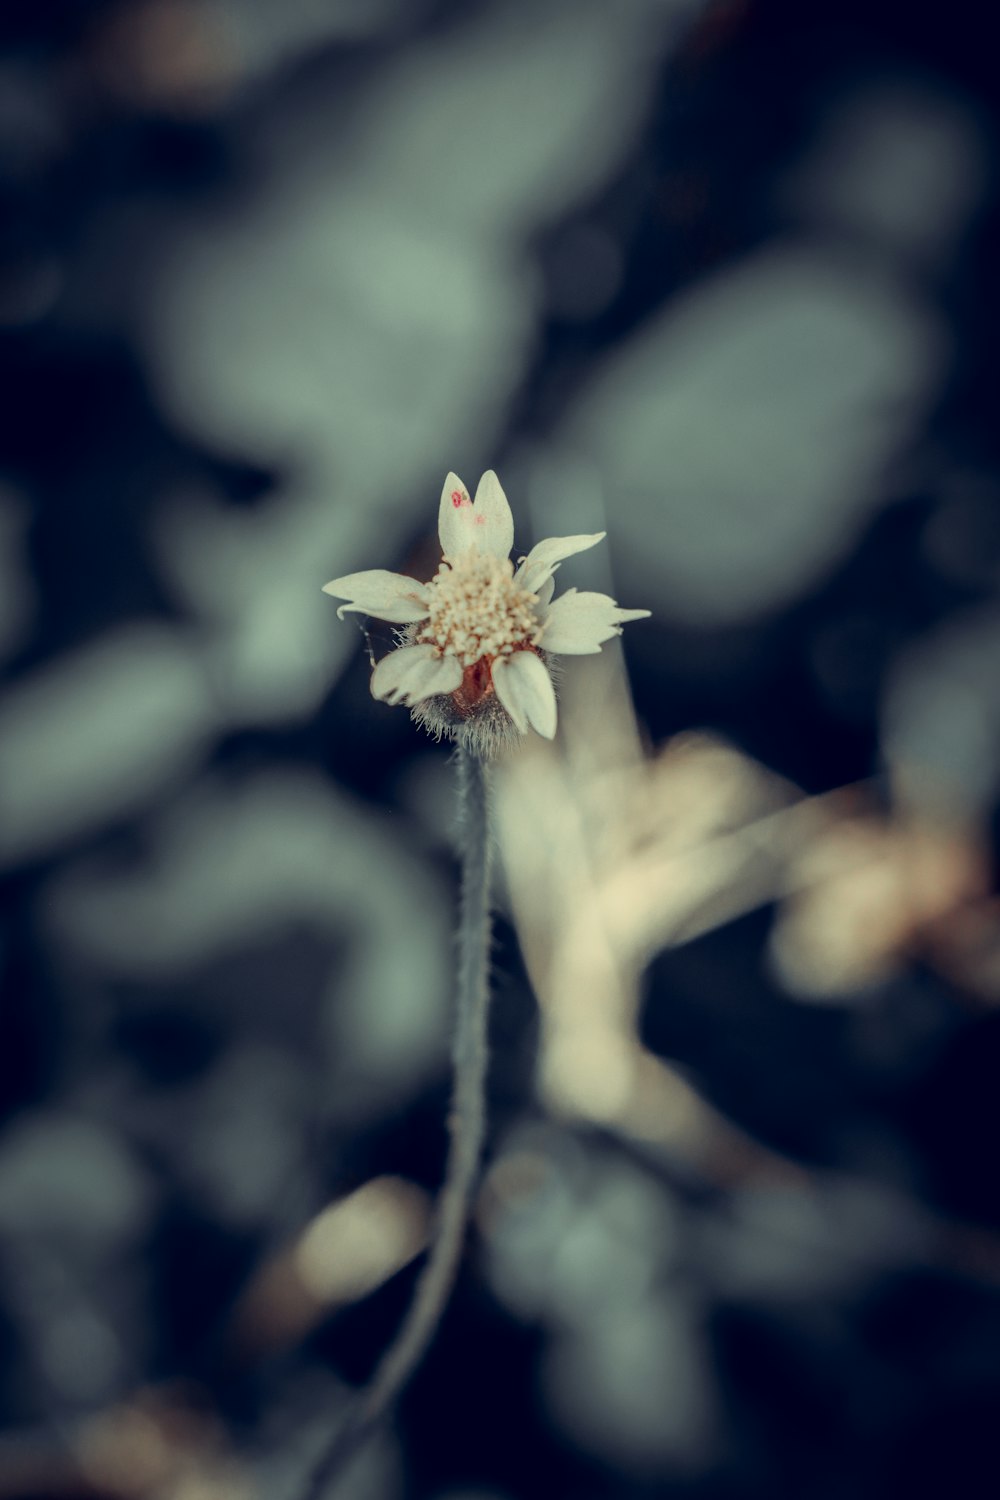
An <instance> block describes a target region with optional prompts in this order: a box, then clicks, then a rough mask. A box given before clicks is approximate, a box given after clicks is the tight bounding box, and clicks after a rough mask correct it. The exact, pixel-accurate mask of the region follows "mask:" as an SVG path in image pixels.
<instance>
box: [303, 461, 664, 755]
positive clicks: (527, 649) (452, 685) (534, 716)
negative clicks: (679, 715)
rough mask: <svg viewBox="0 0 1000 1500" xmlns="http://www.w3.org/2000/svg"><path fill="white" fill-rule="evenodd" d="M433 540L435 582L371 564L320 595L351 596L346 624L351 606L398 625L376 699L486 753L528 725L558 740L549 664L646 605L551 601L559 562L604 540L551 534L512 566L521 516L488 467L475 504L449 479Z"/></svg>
mask: <svg viewBox="0 0 1000 1500" xmlns="http://www.w3.org/2000/svg"><path fill="white" fill-rule="evenodd" d="M438 534H439V536H440V539H441V551H442V553H443V558H442V562H441V566H440V567H439V568H438V570H437V572H436V573H435V575H434V577H433V578H432V579H431V581H430V582H429V583H418V582H417V580H416V579H414V578H407V577H406V576H405V575H404V574H402V573H390V572H387V571H386V570H385V569H383V568H372V569H369V570H368V571H366V572H363V573H348V574H347V575H346V576H345V577H343V578H334V579H333V580H332V582H330V583H327V584H325V585H324V592H325V593H327V594H333V596H334V597H335V598H337V599H344V600H346V601H347V602H346V603H344V604H342V605H341V606H340V608H339V609H338V610H337V614H338V615H339V616H340V618H341V619H343V617H344V615H345V614H347V613H349V612H351V611H355V612H358V613H363V614H367V615H373V616H374V617H375V618H376V619H379V620H389V621H391V622H392V623H393V624H396V625H400V626H402V627H403V628H402V629H401V630H400V632H399V641H400V644H399V647H398V648H397V649H396V650H395V651H390V652H389V654H388V656H384V657H383V658H382V660H381V661H380V662H379V663H378V665H377V666H376V668H375V670H374V672H373V673H372V682H371V688H372V694H373V695H374V697H376V698H381V699H384V700H385V701H386V702H388V703H405V704H407V705H408V706H409V707H410V708H411V709H412V710H413V714H414V718H416V719H418V720H419V721H420V722H421V723H423V724H425V725H426V726H427V727H428V728H429V729H430V730H432V731H433V732H434V733H436V734H438V735H441V734H446V735H448V736H449V738H452V739H457V740H460V741H461V742H462V743H464V744H466V745H468V746H469V747H470V748H471V749H474V750H476V751H478V752H479V753H480V754H488V753H490V752H491V751H492V750H495V749H497V748H499V747H500V746H502V745H503V744H504V743H505V742H506V741H508V740H509V739H511V738H512V736H513V735H514V734H526V733H527V731H528V727H529V725H530V727H531V728H532V729H535V730H537V732H538V733H539V734H541V735H544V737H545V738H546V739H552V737H553V735H554V734H555V732H556V695H555V689H554V688H553V686H552V677H551V674H550V670H549V659H550V657H551V656H552V655H556V656H559V655H562V656H586V655H589V654H591V653H593V652H597V651H600V649H601V646H602V645H603V644H604V642H605V641H608V640H610V639H611V638H612V637H613V636H616V635H621V627H622V625H623V624H624V623H625V622H626V621H627V620H641V619H644V618H645V617H646V616H648V614H649V610H648V609H619V608H618V605H617V604H616V603H615V601H614V600H613V599H612V598H610V597H609V596H608V595H607V594H594V593H582V594H581V593H578V592H577V590H576V589H567V591H566V592H565V593H564V594H562V595H560V597H559V598H558V599H553V597H552V595H553V592H554V590H555V578H554V574H555V572H556V570H557V569H558V567H559V565H560V563H562V562H564V561H565V560H566V558H567V557H572V556H573V554H574V553H575V552H584V551H586V550H587V548H588V547H593V546H596V544H597V543H598V542H600V541H603V539H604V536H605V533H604V532H603V531H598V532H594V533H593V534H592V535H590V536H562V537H550V538H549V539H548V540H547V541H544V542H539V543H538V545H537V546H535V547H532V549H531V551H530V552H529V553H528V555H527V557H523V558H521V559H520V561H519V563H518V566H517V568H516V570H515V567H514V564H513V563H512V562H511V560H510V550H511V548H512V546H513V545H514V519H513V516H512V515H511V511H510V506H509V505H508V504H507V497H506V495H505V494H504V492H503V490H502V489H501V487H500V481H499V480H498V479H497V476H496V475H495V474H494V473H493V470H492V469H488V470H487V471H486V473H485V474H484V475H483V477H482V479H481V480H480V481H479V487H478V489H477V490H476V498H475V501H472V500H471V499H470V498H469V492H468V490H467V489H466V488H465V485H464V484H463V483H462V481H461V480H460V479H459V478H458V477H457V475H455V474H449V475H448V477H447V479H446V480H445V482H444V489H443V490H442V492H441V503H440V506H439V509H438Z"/></svg>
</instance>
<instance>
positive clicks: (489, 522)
mask: <svg viewBox="0 0 1000 1500" xmlns="http://www.w3.org/2000/svg"><path fill="white" fill-rule="evenodd" d="M472 525H473V528H474V531H475V539H476V540H475V545H476V547H477V549H478V551H480V552H487V553H489V555H490V556H491V557H509V556H510V549H511V547H513V545H514V517H513V516H512V515H511V510H510V506H509V505H508V504H507V496H506V495H505V494H504V492H503V486H502V485H501V483H500V481H499V479H498V478H497V476H496V475H495V474H494V472H493V470H492V469H487V470H486V473H485V474H484V475H483V477H482V479H480V481H479V484H478V485H477V487H476V499H475V504H474V506H473V510H472Z"/></svg>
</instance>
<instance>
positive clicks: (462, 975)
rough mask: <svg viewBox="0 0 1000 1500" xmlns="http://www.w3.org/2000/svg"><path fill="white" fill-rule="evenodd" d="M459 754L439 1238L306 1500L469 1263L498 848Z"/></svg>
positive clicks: (354, 1446) (429, 1334)
mask: <svg viewBox="0 0 1000 1500" xmlns="http://www.w3.org/2000/svg"><path fill="white" fill-rule="evenodd" d="M456 757H457V764H458V795H459V811H460V818H461V835H462V894H461V914H460V918H459V928H458V997H457V1007H456V1016H455V1040H454V1046H453V1049H452V1060H453V1065H454V1083H453V1088H452V1102H451V1112H450V1115H449V1118H448V1127H449V1135H450V1143H449V1149H448V1162H447V1166H446V1169H445V1180H444V1185H443V1187H442V1189H441V1194H440V1197H439V1199H438V1206H437V1223H436V1227H435V1232H434V1238H433V1241H432V1243H431V1247H430V1251H429V1253H428V1256H427V1261H426V1263H425V1265H424V1269H423V1271H422V1273H421V1276H420V1279H419V1281H418V1282H417V1287H416V1291H415V1292H414V1296H413V1301H412V1302H411V1304H410V1307H409V1310H408V1312H407V1314H406V1317H405V1318H404V1319H403V1322H402V1325H401V1326H400V1329H399V1332H398V1334H397V1335H396V1338H395V1341H394V1342H393V1343H392V1344H391V1345H390V1347H389V1348H388V1349H387V1350H386V1352H385V1354H384V1355H383V1357H382V1361H381V1363H380V1364H379V1367H378V1369H377V1370H376V1371H375V1374H374V1376H373V1377H372V1380H371V1384H370V1385H369V1386H368V1388H367V1390H366V1391H364V1392H363V1393H362V1395H361V1396H360V1397H359V1399H358V1402H357V1405H356V1406H355V1408H354V1410H353V1411H352V1412H350V1413H349V1415H348V1417H347V1420H346V1422H345V1424H344V1426H343V1427H342V1428H341V1429H340V1430H339V1431H338V1432H337V1433H335V1434H334V1436H333V1439H332V1441H331V1442H330V1444H329V1446H328V1447H327V1448H326V1450H325V1451H324V1452H323V1454H322V1455H321V1457H320V1459H319V1462H318V1463H317V1465H316V1467H315V1469H314V1470H313V1472H312V1475H311V1476H310V1479H309V1482H308V1484H307V1485H306V1488H305V1490H304V1491H303V1494H302V1500H320V1497H321V1496H322V1494H323V1492H324V1491H325V1489H326V1487H327V1485H328V1484H329V1483H330V1482H331V1480H332V1479H333V1478H334V1477H335V1476H336V1475H337V1474H338V1473H339V1472H340V1471H341V1469H342V1468H343V1466H344V1464H346V1463H347V1461H348V1460H349V1459H350V1458H351V1457H352V1456H353V1455H354V1454H355V1453H356V1452H357V1450H358V1448H359V1447H360V1446H361V1444H362V1443H363V1442H364V1441H365V1440H366V1438H368V1437H369V1435H370V1434H371V1432H372V1431H373V1430H374V1428H375V1427H376V1426H377V1425H378V1423H379V1421H380V1420H381V1419H382V1417H383V1416H384V1415H385V1414H386V1413H387V1411H388V1410H389V1408H390V1407H391V1406H392V1404H393V1403H394V1402H395V1401H396V1399H397V1397H398V1396H399V1394H400V1392H401V1391H402V1390H403V1387H404V1386H405V1385H406V1383H407V1381H408V1380H409V1379H410V1377H411V1375H412V1374H413V1372H414V1371H415V1369H416V1368H417V1365H418V1364H419V1363H420V1361H421V1359H422V1358H423V1357H424V1355H425V1354H426V1352H427V1349H428V1346H429V1345H430V1342H431V1340H432V1338H433V1336H434V1333H435V1330H436V1329H437V1326H438V1324H439V1323H440V1321H441V1316H442V1314H443V1312H444V1309H445V1307H446V1305H447V1302H448V1297H449V1294H450V1292H451V1289H452V1286H453V1285H454V1282H455V1277H456V1274H457V1272H458V1264H459V1260H460V1258H461V1253H462V1244H463V1241H464V1238H465V1226H466V1223H467V1222H468V1217H469V1207H470V1203H471V1200H472V1193H473V1189H474V1187H475V1181H476V1174H477V1172H478V1169H479V1159H480V1156H481V1154H482V1148H483V1136H484V1133H485V1126H486V1109H485V1085H486V1063H487V1045H486V1023H487V1010H488V1001H489V949H490V905H489V902H490V869H491V863H492V842H491V834H490V798H489V779H488V772H487V768H486V764H485V762H484V761H482V760H480V759H478V757H477V756H475V755H473V754H472V753H471V752H470V751H468V750H466V749H465V748H463V747H459V749H458V750H457V751H456Z"/></svg>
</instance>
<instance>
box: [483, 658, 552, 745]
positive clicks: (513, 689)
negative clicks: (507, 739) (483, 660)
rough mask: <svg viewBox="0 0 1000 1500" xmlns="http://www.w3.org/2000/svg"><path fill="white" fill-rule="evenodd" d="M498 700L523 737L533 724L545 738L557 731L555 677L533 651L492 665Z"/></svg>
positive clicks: (500, 659)
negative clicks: (553, 680) (553, 677)
mask: <svg viewBox="0 0 1000 1500" xmlns="http://www.w3.org/2000/svg"><path fill="white" fill-rule="evenodd" d="M493 686H494V687H495V688H496V694H497V697H498V698H499V699H500V702H501V703H502V704H503V706H504V708H505V709H506V710H507V712H508V713H509V714H510V716H511V718H512V719H513V720H514V723H515V724H516V726H517V728H518V729H519V730H520V731H521V733H522V734H525V733H526V732H527V728H528V725H529V724H530V725H531V727H532V728H533V729H537V730H538V733H539V734H540V735H543V736H544V738H545V739H547V740H551V739H552V738H553V737H554V735H555V732H556V694H555V689H554V688H553V686H552V678H551V677H550V676H549V671H548V668H547V667H546V665H545V663H544V662H543V661H542V659H541V657H539V656H536V655H535V653H534V651H515V652H513V653H512V655H510V656H501V657H498V658H497V660H496V661H495V662H494V663H493Z"/></svg>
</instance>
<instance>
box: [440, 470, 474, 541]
mask: <svg viewBox="0 0 1000 1500" xmlns="http://www.w3.org/2000/svg"><path fill="white" fill-rule="evenodd" d="M438 537H439V539H440V542H441V552H442V554H443V556H445V557H451V558H454V557H459V556H461V554H462V553H463V552H467V551H468V550H469V548H470V547H471V546H472V540H473V533H472V501H471V499H470V498H469V492H468V490H467V489H466V488H465V485H464V484H463V483H462V481H461V480H460V479H459V477H458V475H457V474H452V473H451V472H449V473H448V475H447V477H446V478H445V481H444V488H443V489H442V491H441V503H440V504H439V506H438Z"/></svg>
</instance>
